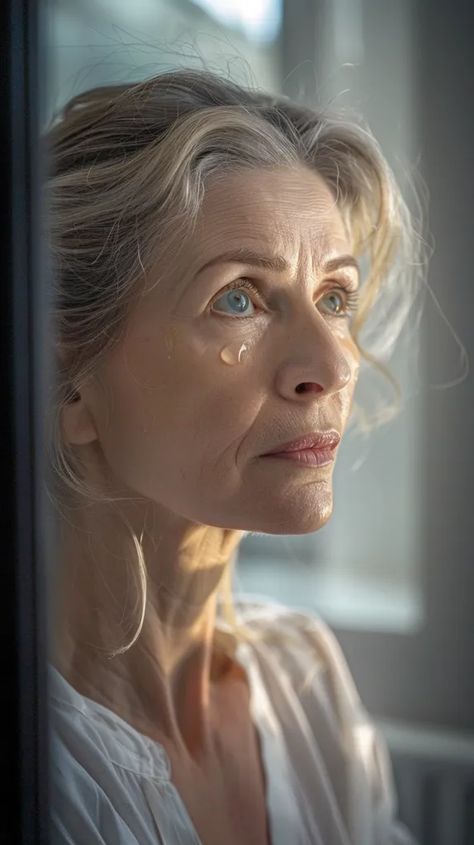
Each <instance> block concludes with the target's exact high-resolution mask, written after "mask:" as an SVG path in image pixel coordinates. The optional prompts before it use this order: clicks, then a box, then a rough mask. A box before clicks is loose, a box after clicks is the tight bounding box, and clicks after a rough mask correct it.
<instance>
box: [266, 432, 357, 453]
mask: <svg viewBox="0 0 474 845" xmlns="http://www.w3.org/2000/svg"><path fill="white" fill-rule="evenodd" d="M340 439H341V435H340V434H339V432H338V431H336V430H335V429H334V428H332V429H330V430H328V431H313V432H310V433H309V434H304V435H303V436H302V437H298V438H297V439H296V440H289V441H287V442H286V443H281V444H280V445H279V446H276V447H275V448H274V449H272V450H271V451H270V452H265V453H264V454H265V455H276V454H281V453H283V452H300V451H303V450H304V449H331V448H334V447H335V446H337V445H338V443H339V442H340Z"/></svg>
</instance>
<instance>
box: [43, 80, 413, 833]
mask: <svg viewBox="0 0 474 845" xmlns="http://www.w3.org/2000/svg"><path fill="white" fill-rule="evenodd" d="M47 148H48V155H49V160H50V169H51V173H50V176H49V180H48V203H49V208H48V234H49V238H50V243H51V252H52V256H53V258H52V261H53V294H54V303H53V307H54V311H53V330H54V338H55V350H56V354H57V361H58V381H57V395H56V399H55V402H54V403H53V407H52V415H51V444H50V445H51V478H50V481H51V494H52V496H53V498H54V501H55V503H56V504H57V507H58V513H59V520H58V531H59V555H58V564H59V567H58V568H59V574H58V579H57V585H56V595H55V600H54V620H53V637H52V653H51V664H50V689H51V722H52V734H51V736H52V773H51V774H52V787H53V794H52V839H53V841H54V842H59V843H87V845H92V843H107V845H109V843H110V845H119V844H120V845H122V843H124V844H125V843H127V845H128V843H140V845H152V843H153V845H156V843H163V845H191V843H202V845H223V843H225V845H237V843H239V845H243V843H245V845H264V844H265V845H266V844H267V843H272V845H318V843H322V845H348V843H357V845H371V844H372V845H382V843H384V845H388V843H390V845H394V843H405V845H407V843H411V842H412V841H413V840H412V839H411V837H410V835H409V833H408V832H407V831H405V829H404V828H403V826H402V825H401V824H400V823H398V822H397V821H396V818H395V815H396V808H395V795H394V790H393V784H392V780H391V772H390V765H389V759H388V755H387V752H386V748H385V746H384V744H383V742H382V740H381V739H380V737H379V736H378V734H377V733H376V731H375V730H374V728H373V726H372V725H371V723H370V720H369V719H368V717H367V714H366V713H365V711H364V709H363V706H362V704H361V702H360V700H359V697H358V694H357V691H356V689H355V687H354V683H353V681H352V679H351V677H350V674H349V671H348V668H347V666H346V664H345V662H344V658H343V655H342V652H341V651H340V649H339V647H338V645H337V642H336V640H335V637H334V636H333V634H332V633H331V632H330V630H328V628H327V627H326V626H325V624H324V623H323V622H322V621H321V620H319V619H316V618H314V617H313V616H311V615H310V614H306V613H304V612H297V611H294V610H290V609H289V608H286V607H285V606H283V605H279V604H278V603H276V602H270V601H268V602H266V601H263V600H260V601H258V600H253V601H250V600H248V599H244V598H242V599H241V600H240V601H235V603H234V604H232V601H231V597H230V592H231V589H230V585H231V576H232V566H233V562H234V560H235V556H236V553H237V550H238V546H239V543H240V541H241V539H242V537H243V536H244V535H245V534H246V533H247V532H249V531H257V532H264V533H268V534H304V533H308V532H312V531H317V530H318V529H319V528H320V527H321V526H323V525H324V524H325V523H326V522H327V520H328V519H329V517H330V516H331V513H332V474H333V470H334V461H335V458H336V455H337V450H338V445H339V443H340V439H341V437H342V435H343V433H344V430H345V428H346V426H347V423H348V420H349V416H350V414H351V410H352V405H353V394H354V388H355V385H356V381H357V376H358V371H359V366H360V360H361V356H362V355H364V356H365V357H366V358H367V359H369V356H368V354H367V353H365V352H363V350H362V349H361V346H360V344H359V343H358V337H357V336H358V332H359V331H360V328H361V326H362V324H363V322H364V320H365V318H366V316H367V314H368V312H369V310H370V307H371V305H372V304H373V302H374V300H375V297H376V295H377V293H378V292H379V291H381V292H382V294H383V290H384V284H388V281H387V280H388V279H389V278H390V271H391V269H392V265H393V262H394V261H395V258H396V255H398V254H399V253H400V250H401V249H402V251H403V248H404V245H406V244H407V243H408V242H409V241H410V236H411V235H410V227H409V221H408V216H407V212H406V208H405V206H404V205H403V202H402V200H401V198H400V195H399V193H398V191H397V189H396V186H395V184H394V182H393V179H392V177H391V175H390V171H389V168H388V166H387V165H386V163H385V161H384V159H383V157H382V155H381V153H380V152H379V149H378V147H377V145H376V143H375V141H373V139H372V138H371V136H370V135H369V133H368V132H367V131H366V130H363V129H361V128H359V127H358V126H356V125H352V124H346V123H344V122H343V121H341V120H339V119H336V118H330V117H329V116H327V115H318V114H316V113H315V112H312V111H310V110H308V109H304V108H301V107H299V106H296V105H293V104H291V103H289V102H287V101H286V100H284V99H281V100H273V99H271V98H270V97H266V96H263V95H261V94H257V93H254V92H251V91H245V90H243V89H241V88H240V87H238V86H236V85H234V84H232V83H230V82H228V81H224V80H222V79H219V78H217V77H215V76H212V75H211V74H208V73H204V72H200V73H198V72H190V71H179V72H174V73H167V74H163V75H160V76H157V77H155V78H153V79H151V80H148V81H145V82H142V83H140V84H130V85H124V86H119V87H108V88H102V89H96V90H93V91H89V92H86V93H84V94H81V95H79V96H78V97H76V98H74V100H72V101H71V102H70V103H69V104H68V106H67V107H66V108H65V109H64V111H63V113H62V115H61V116H60V119H59V121H58V122H57V124H56V125H55V126H54V127H53V128H52V129H51V130H50V131H49V133H48V136H47ZM358 256H359V257H366V258H368V260H369V275H368V277H367V279H366V280H365V283H364V285H363V287H362V288H361V282H360V279H359V268H358V261H357V257H358ZM393 266H394V265H393ZM400 290H401V288H400ZM406 296H407V294H406V293H405V294H404V295H403V297H401V298H404V297H405V298H406Z"/></svg>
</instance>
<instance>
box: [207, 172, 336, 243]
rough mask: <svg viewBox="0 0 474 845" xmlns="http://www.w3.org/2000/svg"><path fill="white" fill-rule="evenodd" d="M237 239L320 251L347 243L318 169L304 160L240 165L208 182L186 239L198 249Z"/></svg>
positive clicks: (333, 200) (328, 191)
mask: <svg viewBox="0 0 474 845" xmlns="http://www.w3.org/2000/svg"><path fill="white" fill-rule="evenodd" d="M242 240H245V242H246V243H249V244H251V243H252V242H254V243H255V242H256V241H258V242H259V243H262V242H264V243H268V244H269V245H275V246H278V247H280V248H281V247H283V248H285V247H286V248H290V249H291V248H292V247H298V246H300V245H302V246H304V247H306V246H308V247H310V248H311V249H312V251H314V252H315V253H321V254H323V253H326V252H330V251H332V248H333V247H334V248H337V249H339V248H342V247H344V246H345V247H347V248H349V239H348V233H347V232H346V229H345V226H344V223H343V220H342V217H341V215H340V212H339V209H338V208H337V205H336V201H335V198H334V195H333V194H332V192H331V190H330V189H329V187H328V186H327V184H326V183H325V181H324V180H323V178H322V177H321V176H320V175H319V174H318V173H317V172H315V171H312V170H310V169H309V168H305V167H303V166H301V167H295V168H292V169H289V168H285V169H283V168H282V169H279V170H277V169H273V170H263V169H262V170H242V171H240V172H238V173H234V174H232V175H227V176H225V177H222V178H219V179H215V180H214V181H213V182H211V183H210V184H209V185H208V187H207V190H206V194H205V198H204V201H203V204H202V206H201V209H200V213H199V217H198V220H197V225H196V228H195V230H194V233H193V236H192V238H191V242H192V243H193V245H194V246H198V247H199V252H201V251H202V250H206V249H207V248H210V249H212V248H213V247H214V245H215V244H216V243H217V244H218V245H219V247H221V246H222V245H223V243H224V242H225V244H226V245H229V244H230V245H232V246H233V245H236V244H238V245H241V243H242ZM190 245H191V244H190Z"/></svg>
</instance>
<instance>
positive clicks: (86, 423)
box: [61, 392, 98, 446]
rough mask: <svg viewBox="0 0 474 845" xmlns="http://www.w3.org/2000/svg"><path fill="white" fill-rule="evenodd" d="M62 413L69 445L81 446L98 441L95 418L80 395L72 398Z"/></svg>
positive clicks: (63, 426) (64, 430)
mask: <svg viewBox="0 0 474 845" xmlns="http://www.w3.org/2000/svg"><path fill="white" fill-rule="evenodd" d="M61 413H62V419H61V425H62V430H63V434H64V437H65V439H66V441H67V442H68V443H71V444H74V445H77V446H80V445H83V444H86V443H92V442H93V441H94V440H97V438H98V434H97V429H96V427H95V423H94V419H93V416H92V414H91V412H90V410H89V408H88V407H87V405H86V403H85V402H84V399H83V398H82V397H81V395H80V394H79V393H77V392H76V393H75V394H74V395H73V396H72V398H71V400H70V402H69V403H68V404H67V405H65V406H64V408H63V409H62V412H61Z"/></svg>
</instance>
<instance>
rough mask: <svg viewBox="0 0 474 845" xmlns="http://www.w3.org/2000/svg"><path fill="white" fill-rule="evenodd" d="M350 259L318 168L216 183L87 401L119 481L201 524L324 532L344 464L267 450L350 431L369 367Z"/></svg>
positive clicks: (244, 175)
mask: <svg viewBox="0 0 474 845" xmlns="http://www.w3.org/2000/svg"><path fill="white" fill-rule="evenodd" d="M344 256H345V257H346V258H344V260H342V261H341V266H340V267H339V268H337V269H335V268H334V266H333V267H332V268H331V267H330V266H328V262H330V261H334V259H337V258H341V259H342V258H343V257H344ZM347 256H350V243H349V241H348V237H347V234H346V232H345V229H344V226H343V223H342V220H341V217H340V215H339V213H338V210H337V208H336V207H335V202H334V198H333V196H332V194H331V193H330V191H329V189H328V188H327V187H326V185H325V183H324V181H323V180H322V178H321V177H320V176H319V175H318V174H316V173H314V172H311V171H309V170H307V169H305V168H301V169H281V170H273V171H271V172H270V171H255V170H247V171H242V172H240V173H237V174H233V175H232V176H228V177H226V178H223V179H221V180H219V181H215V182H214V183H212V184H211V185H210V186H209V187H208V190H207V193H206V197H205V201H204V204H203V206H202V211H201V214H200V217H199V220H198V224H197V226H196V228H195V230H194V232H193V234H192V235H190V236H189V237H187V238H186V239H183V241H182V242H181V243H178V244H177V245H176V251H175V255H174V257H173V260H172V261H170V260H169V259H167V260H166V262H165V263H164V264H163V263H161V264H158V265H157V266H156V268H155V270H154V273H152V274H150V277H149V278H150V282H149V284H150V285H152V284H153V283H154V281H155V280H156V281H158V283H157V284H156V286H155V287H154V289H153V290H151V291H149V292H148V293H147V294H146V295H144V296H143V297H142V298H140V299H139V300H138V301H137V305H136V309H135V310H134V312H133V313H132V315H131V317H130V320H129V324H128V330H127V333H126V337H125V338H124V340H122V341H121V342H120V345H118V346H117V347H116V348H115V349H114V350H113V352H112V353H110V354H109V357H108V358H107V360H106V362H105V363H104V366H103V368H102V370H101V373H100V381H98V382H97V383H94V384H95V386H92V385H91V386H90V387H89V388H88V392H86V394H85V401H86V402H87V406H88V408H89V411H90V413H91V414H92V418H93V421H94V427H95V431H96V433H97V437H98V440H99V448H100V449H101V450H102V451H103V455H104V458H105V461H106V464H107V465H108V468H109V470H110V472H111V477H112V478H113V480H114V482H115V484H117V486H118V487H119V488H121V489H124V488H125V489H127V490H128V491H132V494H133V493H135V494H141V495H143V496H144V497H146V498H148V499H150V500H152V501H153V502H155V503H157V504H158V505H159V506H160V508H159V509H161V508H163V509H164V510H165V511H167V512H171V513H172V514H177V515H180V516H182V517H185V518H186V519H187V520H190V521H192V522H197V523H202V524H207V525H215V526H221V527H225V528H236V529H242V530H249V531H261V532H265V533H270V534H272V533H275V534H279V533H285V534H301V533H306V532H310V531H315V530H317V529H318V528H320V527H321V526H322V525H323V524H324V523H325V522H326V521H327V520H328V519H329V517H330V515H331V512H332V475H333V469H334V462H332V463H330V464H328V465H325V466H310V465H308V464H305V463H301V462H296V461H293V460H288V459H285V458H275V457H269V456H265V453H267V452H269V451H270V450H274V449H275V448H276V447H277V446H279V445H280V444H282V443H285V442H287V441H290V440H294V439H296V438H298V437H301V436H302V435H305V434H308V433H310V432H317V431H322V430H327V429H335V430H336V431H337V432H339V433H340V434H341V435H342V433H343V431H344V428H345V426H346V423H347V419H348V416H349V413H350V409H351V403H352V398H353V392H354V388H355V383H356V379H357V372H358V366H359V363H358V362H359V354H358V350H357V348H356V346H355V344H354V342H353V340H352V339H351V335H350V329H349V325H350V315H351V313H353V312H351V310H350V307H349V306H348V304H347V297H348V292H347V291H348V290H350V291H356V290H357V286H358V275H357V269H356V268H355V267H354V266H351V264H350V263H347ZM229 286H231V289H229ZM352 301H353V300H351V302H352ZM99 385H100V389H99ZM96 445H97V444H96ZM336 453H337V450H336Z"/></svg>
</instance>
